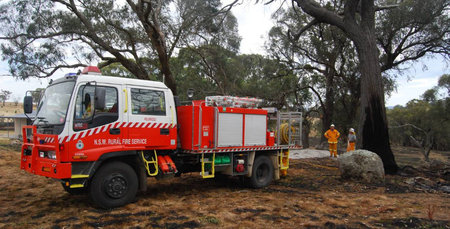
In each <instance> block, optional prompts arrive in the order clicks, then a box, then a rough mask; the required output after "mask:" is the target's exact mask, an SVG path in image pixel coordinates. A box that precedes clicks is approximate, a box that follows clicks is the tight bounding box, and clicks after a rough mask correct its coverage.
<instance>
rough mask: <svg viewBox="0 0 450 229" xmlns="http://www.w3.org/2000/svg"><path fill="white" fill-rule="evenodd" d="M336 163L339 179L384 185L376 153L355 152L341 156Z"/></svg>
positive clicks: (381, 166) (381, 169)
mask: <svg viewBox="0 0 450 229" xmlns="http://www.w3.org/2000/svg"><path fill="white" fill-rule="evenodd" d="M338 162H339V171H340V172H341V177H342V178H344V179H352V180H361V181H363V182H366V183H384V168H383V162H382V161H381V158H380V157H379V156H378V155H377V154H376V153H373V152H370V151H367V150H355V151H351V152H348V153H345V154H343V155H341V156H340V157H339V159H338Z"/></svg>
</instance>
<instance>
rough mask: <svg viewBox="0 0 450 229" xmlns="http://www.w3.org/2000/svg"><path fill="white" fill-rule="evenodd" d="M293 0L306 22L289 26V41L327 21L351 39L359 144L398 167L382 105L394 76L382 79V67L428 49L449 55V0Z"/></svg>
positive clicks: (399, 63)
mask: <svg viewBox="0 0 450 229" xmlns="http://www.w3.org/2000/svg"><path fill="white" fill-rule="evenodd" d="M292 2H293V6H294V10H298V11H302V12H304V13H305V14H304V15H307V16H303V17H306V20H308V22H307V23H305V19H304V18H303V19H302V20H301V21H299V23H298V25H297V27H296V28H294V29H293V30H292V31H291V34H292V38H293V40H299V39H301V37H302V36H303V34H304V33H305V32H306V31H308V30H309V29H312V28H314V27H316V26H319V25H324V24H325V25H331V26H333V27H335V28H338V29H339V30H341V31H342V32H343V34H345V36H346V37H347V38H348V39H349V40H351V41H352V44H353V45H354V47H355V51H356V54H357V58H358V62H359V66H358V67H359V74H360V78H361V80H360V85H361V87H360V91H361V98H360V121H359V125H360V127H359V129H360V131H359V133H360V136H361V138H360V139H361V140H362V142H361V146H362V148H365V149H368V150H371V151H374V152H376V153H377V154H378V155H380V157H381V158H382V160H383V163H384V166H385V171H386V172H387V173H393V172H395V171H396V170H397V168H398V167H397V165H396V163H395V159H394V156H393V154H392V151H391V149H390V145H389V137H388V129H387V120H386V111H385V105H384V96H385V88H392V87H391V86H390V85H387V84H386V83H391V85H392V79H391V80H389V79H388V78H385V79H383V77H382V71H386V70H390V69H397V70H401V67H402V66H403V65H402V64H405V63H410V62H409V61H411V60H417V59H419V58H421V57H423V56H425V55H426V54H430V53H439V54H442V55H444V56H446V57H448V56H449V55H448V53H449V52H448V47H449V45H448V43H449V40H448V38H449V36H448V26H449V24H450V23H449V19H448V5H449V3H448V1H445V0H438V1H418V0H407V1H389V0H386V1H382V0H380V1H374V0H345V1H325V2H321V3H319V2H316V1H314V0H293V1H292ZM376 12H379V13H377V14H376ZM428 38H429V39H428ZM379 48H380V49H379ZM380 50H381V51H380ZM385 73H386V72H385Z"/></svg>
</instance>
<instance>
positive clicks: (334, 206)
mask: <svg viewBox="0 0 450 229" xmlns="http://www.w3.org/2000/svg"><path fill="white" fill-rule="evenodd" d="M403 153H404V152H403ZM444 159H445V158H444ZM19 160H20V155H19V152H18V148H17V147H12V146H10V145H9V143H5V141H3V142H1V141H0V185H1V187H2V188H1V189H0V228H100V227H101V228H122V227H127V228H216V227H231V228H235V227H236V228H273V227H279V228H384V227H386V228H404V227H413V228H450V198H449V197H450V194H448V193H445V192H444V191H443V190H442V189H440V187H443V186H445V185H449V183H450V180H449V173H448V170H447V171H443V170H442V169H440V170H439V169H438V170H436V171H431V170H426V169H415V168H412V167H405V169H404V170H403V171H402V172H401V173H400V175H395V176H387V177H386V183H385V184H379V185H367V184H362V183H358V182H355V181H344V180H341V179H340V177H339V171H338V169H337V162H336V160H332V159H330V158H321V159H302V160H291V168H290V169H289V174H288V176H287V177H286V178H284V179H281V180H279V181H276V182H274V183H273V184H272V185H270V186H269V187H267V188H264V189H258V190H255V189H249V188H246V187H245V186H244V185H243V184H242V183H241V181H240V180H239V179H207V180H206V179H202V178H201V177H200V176H199V175H198V174H183V175H182V177H181V178H169V179H166V180H159V181H157V180H155V179H153V178H149V180H148V183H149V184H148V191H147V192H146V193H142V194H140V195H139V196H138V199H137V201H136V202H135V203H132V204H129V205H127V206H125V207H121V208H117V209H114V210H110V211H106V210H99V209H97V208H95V207H94V206H93V205H92V204H91V202H90V201H89V199H88V197H87V196H71V195H69V194H67V193H66V192H64V190H63V188H62V187H61V184H60V183H59V182H56V181H55V180H52V179H47V178H44V177H38V176H34V175H31V174H28V173H26V172H24V171H21V170H20V169H19ZM447 161H448V158H447ZM413 181H415V182H413Z"/></svg>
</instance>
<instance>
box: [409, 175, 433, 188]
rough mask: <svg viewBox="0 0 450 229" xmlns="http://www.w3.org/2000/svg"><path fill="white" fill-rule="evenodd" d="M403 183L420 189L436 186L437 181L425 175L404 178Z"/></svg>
mask: <svg viewBox="0 0 450 229" xmlns="http://www.w3.org/2000/svg"><path fill="white" fill-rule="evenodd" d="M405 183H406V184H409V185H411V186H415V187H417V188H420V189H422V190H431V189H435V188H436V187H437V183H436V182H435V181H433V180H431V179H428V178H425V177H411V178H408V179H406V180H405Z"/></svg>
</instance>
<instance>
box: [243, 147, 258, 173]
mask: <svg viewBox="0 0 450 229" xmlns="http://www.w3.org/2000/svg"><path fill="white" fill-rule="evenodd" d="M255 154H256V151H252V152H249V153H248V162H247V171H248V173H247V175H245V176H246V177H252V169H253V162H254V161H255Z"/></svg>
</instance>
